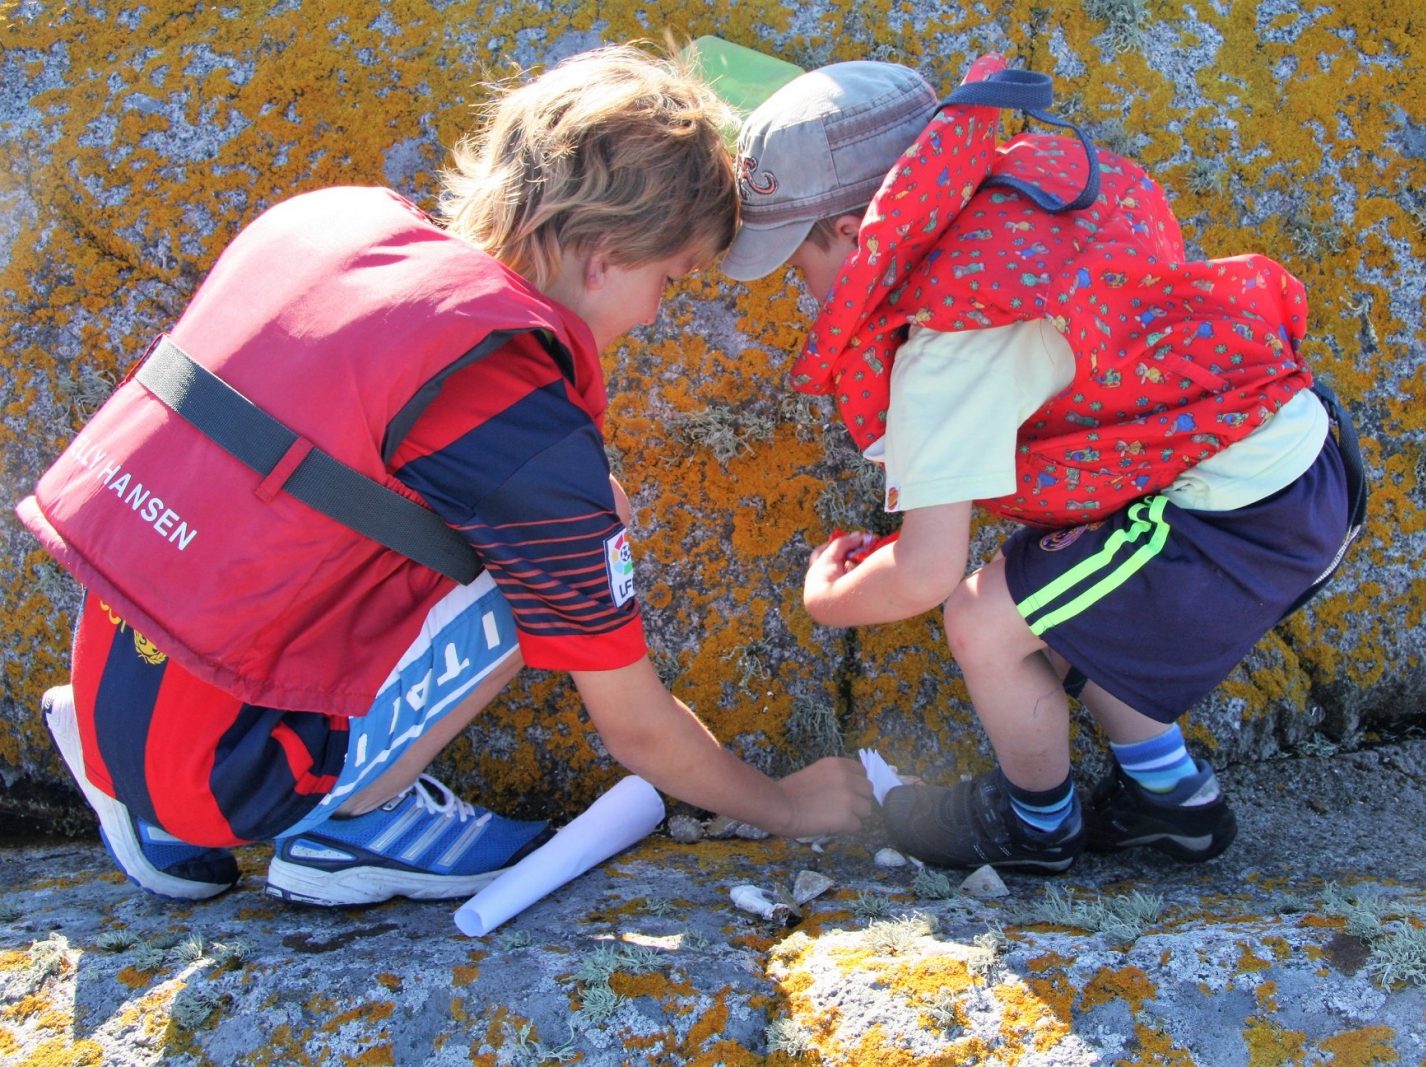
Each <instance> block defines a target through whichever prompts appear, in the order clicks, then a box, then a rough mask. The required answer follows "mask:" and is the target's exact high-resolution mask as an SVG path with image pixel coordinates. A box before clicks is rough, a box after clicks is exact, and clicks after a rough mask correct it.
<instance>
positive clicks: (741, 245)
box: [718, 219, 816, 282]
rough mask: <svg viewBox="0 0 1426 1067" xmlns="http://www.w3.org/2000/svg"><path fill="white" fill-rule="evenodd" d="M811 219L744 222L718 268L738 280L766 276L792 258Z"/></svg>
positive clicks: (805, 238)
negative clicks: (779, 222) (775, 223)
mask: <svg viewBox="0 0 1426 1067" xmlns="http://www.w3.org/2000/svg"><path fill="white" fill-rule="evenodd" d="M815 221H816V220H815V219H801V220H798V221H797V222H786V223H783V224H782V225H781V226H749V225H747V224H746V223H744V224H743V225H742V226H741V227H739V229H738V234H737V236H736V237H734V238H733V243H732V244H731V245H729V246H728V251H727V252H725V253H724V254H723V258H722V259H721V260H720V261H719V262H718V269H719V270H721V271H722V272H723V273H724V274H726V275H727V276H728V277H730V278H732V279H733V280H734V281H738V282H751V281H756V280H757V279H759V278H763V277H766V276H767V275H769V274H771V273H772V272H773V271H775V270H777V268H778V267H780V266H782V265H783V264H784V263H786V262H787V261H788V260H789V259H791V258H792V254H793V253H794V252H796V251H797V246H798V245H800V244H801V243H802V242H803V241H805V240H807V235H808V234H809V233H811V232H812V226H813V223H814V222H815Z"/></svg>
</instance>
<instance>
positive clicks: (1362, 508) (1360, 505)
mask: <svg viewBox="0 0 1426 1067" xmlns="http://www.w3.org/2000/svg"><path fill="white" fill-rule="evenodd" d="M1312 391H1313V392H1314V393H1316V394H1317V399H1318V400H1320V401H1322V406H1323V407H1324V408H1326V409H1327V416H1328V417H1329V418H1330V419H1331V420H1332V428H1333V429H1334V430H1336V431H1337V451H1338V452H1340V453H1341V454H1342V467H1343V469H1344V470H1345V472H1346V475H1347V502H1348V504H1349V505H1350V507H1351V511H1350V513H1349V514H1348V517H1347V526H1348V531H1347V540H1348V541H1351V540H1352V539H1353V538H1354V537H1356V536H1357V534H1358V533H1360V532H1361V528H1362V526H1363V524H1365V523H1366V521H1367V472H1366V466H1365V465H1364V464H1363V463H1362V446H1361V444H1360V443H1359V442H1358V441H1357V429H1356V427H1355V426H1353V425H1352V420H1351V417H1350V416H1348V414H1347V409H1346V408H1344V407H1343V406H1342V402H1341V401H1340V400H1338V399H1337V394H1336V393H1334V392H1332V390H1331V388H1330V387H1329V386H1328V385H1327V384H1326V383H1325V382H1323V381H1321V380H1320V379H1318V380H1316V381H1314V382H1313V383H1312Z"/></svg>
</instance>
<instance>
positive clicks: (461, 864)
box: [267, 774, 551, 907]
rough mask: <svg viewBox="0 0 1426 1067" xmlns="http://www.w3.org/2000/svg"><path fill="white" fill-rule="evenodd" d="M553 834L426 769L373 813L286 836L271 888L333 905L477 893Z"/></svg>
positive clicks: (337, 819) (276, 859) (280, 893)
mask: <svg viewBox="0 0 1426 1067" xmlns="http://www.w3.org/2000/svg"><path fill="white" fill-rule="evenodd" d="M550 834H551V831H550V830H549V824H548V823H544V822H521V821H518V820H515V819H506V818H502V817H501V816H499V815H496V814H494V813H493V812H489V811H486V810H485V809H484V808H479V807H475V806H474V805H471V804H468V803H466V802H465V801H463V800H461V799H459V798H458V797H457V796H456V795H455V794H454V793H452V792H451V790H450V789H448V788H447V787H446V786H445V785H443V784H442V783H441V782H438V781H437V780H436V779H434V778H432V777H430V776H429V775H424V774H423V775H421V777H420V778H418V779H417V780H416V782H415V783H414V784H413V785H411V786H410V787H409V788H407V789H406V790H405V791H404V792H402V793H400V794H399V795H397V796H395V797H393V798H392V799H391V800H388V801H387V802H386V803H385V804H383V805H382V806H381V807H379V808H376V809H375V810H373V811H369V812H366V813H365V814H362V815H357V816H353V817H351V818H344V817H341V816H334V817H332V818H330V819H328V820H327V821H326V822H324V823H320V824H319V825H317V826H314V827H312V828H311V829H308V830H303V831H302V832H301V833H297V834H293V835H291V836H288V837H279V838H278V839H277V842H276V853H275V854H274V856H273V859H272V863H271V864H270V865H269V867H268V872H267V892H268V894H269V895H271V896H275V897H280V898H282V899H283V900H289V901H295V902H297V903H303V904H319V905H325V906H328V907H338V906H344V905H354V904H376V903H379V902H381V901H383V900H390V899H391V898H392V897H398V896H402V897H414V898H417V899H420V900H444V899H446V898H449V897H465V896H470V895H472V894H474V893H475V892H476V891H477V890H479V889H481V888H482V887H484V886H485V885H486V884H487V883H488V882H490V881H491V880H493V879H494V878H495V877H496V875H498V874H499V873H500V872H501V871H502V870H503V869H504V868H506V867H508V866H510V865H511V864H512V863H514V862H516V861H517V860H519V859H520V858H521V857H523V856H524V855H525V854H526V853H527V852H529V851H531V850H533V849H534V848H537V847H538V846H539V845H541V844H543V843H544V841H546V840H547V839H548V838H549V836H550Z"/></svg>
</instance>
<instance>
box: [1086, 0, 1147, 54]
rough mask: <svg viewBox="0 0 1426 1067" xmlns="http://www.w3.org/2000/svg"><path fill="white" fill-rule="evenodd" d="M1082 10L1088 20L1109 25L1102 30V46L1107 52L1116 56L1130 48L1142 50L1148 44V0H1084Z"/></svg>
mask: <svg viewBox="0 0 1426 1067" xmlns="http://www.w3.org/2000/svg"><path fill="white" fill-rule="evenodd" d="M1084 10H1085V13H1086V14H1087V15H1089V17H1090V18H1094V19H1099V20H1101V21H1103V22H1107V23H1108V24H1109V25H1108V26H1107V27H1106V28H1105V30H1104V44H1105V46H1106V47H1107V48H1108V49H1109V51H1111V52H1114V53H1116V54H1117V53H1119V52H1127V51H1129V49H1131V48H1137V49H1143V47H1144V45H1145V44H1147V43H1148V34H1147V32H1146V25H1145V24H1146V23H1147V22H1148V17H1149V5H1148V0H1085V3H1084Z"/></svg>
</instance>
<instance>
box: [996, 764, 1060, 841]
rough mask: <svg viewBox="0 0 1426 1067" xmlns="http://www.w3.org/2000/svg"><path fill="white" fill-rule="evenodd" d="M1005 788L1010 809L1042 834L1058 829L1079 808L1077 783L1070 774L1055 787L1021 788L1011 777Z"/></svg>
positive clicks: (1007, 780)
mask: <svg viewBox="0 0 1426 1067" xmlns="http://www.w3.org/2000/svg"><path fill="white" fill-rule="evenodd" d="M1005 787H1006V788H1005V792H1006V794H1007V795H1008V796H1009V797H1010V807H1011V809H1012V810H1013V811H1014V812H1015V814H1016V815H1018V816H1019V817H1020V820H1021V821H1022V822H1024V823H1026V824H1027V825H1029V826H1031V827H1033V828H1034V829H1036V830H1039V831H1040V832H1041V833H1050V832H1052V831H1054V830H1058V829H1059V828H1060V827H1061V826H1063V825H1064V824H1065V822H1066V821H1068V819H1069V817H1070V816H1071V815H1074V814H1075V813H1076V811H1077V808H1076V804H1075V795H1074V783H1073V782H1072V781H1071V780H1070V777H1069V776H1068V775H1066V776H1065V780H1064V781H1063V782H1062V783H1061V784H1060V785H1058V786H1056V787H1055V788H1054V789H1039V790H1036V789H1021V788H1020V787H1019V786H1018V785H1016V784H1015V783H1014V782H1012V781H1011V780H1010V779H1009V778H1007V779H1005Z"/></svg>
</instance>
